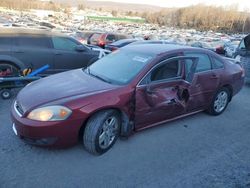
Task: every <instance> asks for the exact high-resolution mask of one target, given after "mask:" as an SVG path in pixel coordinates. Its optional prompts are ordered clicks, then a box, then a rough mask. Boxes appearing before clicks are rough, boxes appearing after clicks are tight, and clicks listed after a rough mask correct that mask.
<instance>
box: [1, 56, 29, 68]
mask: <svg viewBox="0 0 250 188" xmlns="http://www.w3.org/2000/svg"><path fill="white" fill-rule="evenodd" d="M2 62H4V63H9V64H12V65H14V66H16V67H17V68H19V69H20V70H23V69H25V68H26V66H25V64H24V63H23V62H21V61H20V60H18V59H16V58H13V57H10V56H6V55H0V63H2Z"/></svg>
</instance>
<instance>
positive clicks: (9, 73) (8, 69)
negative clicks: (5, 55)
mask: <svg viewBox="0 0 250 188" xmlns="http://www.w3.org/2000/svg"><path fill="white" fill-rule="evenodd" d="M14 76H20V68H18V67H17V66H15V65H13V64H11V63H8V62H0V77H14Z"/></svg>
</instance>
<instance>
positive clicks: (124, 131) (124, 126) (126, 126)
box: [78, 107, 134, 139]
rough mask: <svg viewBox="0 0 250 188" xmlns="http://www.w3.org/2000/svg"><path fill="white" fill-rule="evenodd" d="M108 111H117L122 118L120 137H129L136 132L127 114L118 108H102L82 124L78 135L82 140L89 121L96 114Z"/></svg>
mask: <svg viewBox="0 0 250 188" xmlns="http://www.w3.org/2000/svg"><path fill="white" fill-rule="evenodd" d="M106 110H115V111H116V112H118V114H119V116H120V118H121V130H120V136H122V137H128V136H129V135H131V133H132V131H134V125H133V124H131V122H130V120H129V116H128V115H127V113H126V112H124V111H123V110H122V109H120V108H118V107H106V108H101V109H98V110H95V111H93V112H92V113H91V114H89V116H88V118H87V119H86V120H85V121H84V122H83V123H82V126H81V127H80V129H79V133H78V137H79V139H82V136H83V134H84V131H85V127H86V123H87V122H88V121H89V119H90V118H91V117H92V116H93V115H95V114H96V113H99V112H101V111H106Z"/></svg>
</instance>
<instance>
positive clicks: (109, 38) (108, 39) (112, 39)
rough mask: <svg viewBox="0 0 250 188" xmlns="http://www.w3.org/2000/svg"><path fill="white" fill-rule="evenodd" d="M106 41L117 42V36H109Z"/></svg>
mask: <svg viewBox="0 0 250 188" xmlns="http://www.w3.org/2000/svg"><path fill="white" fill-rule="evenodd" d="M106 40H107V41H109V42H113V41H115V35H108V36H107V38H106Z"/></svg>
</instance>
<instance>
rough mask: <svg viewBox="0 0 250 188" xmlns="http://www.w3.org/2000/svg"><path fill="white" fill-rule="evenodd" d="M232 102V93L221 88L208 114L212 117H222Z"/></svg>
mask: <svg viewBox="0 0 250 188" xmlns="http://www.w3.org/2000/svg"><path fill="white" fill-rule="evenodd" d="M229 100H230V91H229V89H227V88H226V87H223V88H221V89H220V90H219V91H217V93H216V94H215V96H214V98H213V101H212V103H211V104H210V107H209V109H208V113H209V114H211V115H215V116H217V115H220V114H221V113H223V112H224V111H225V109H226V108H227V105H228V103H229Z"/></svg>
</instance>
